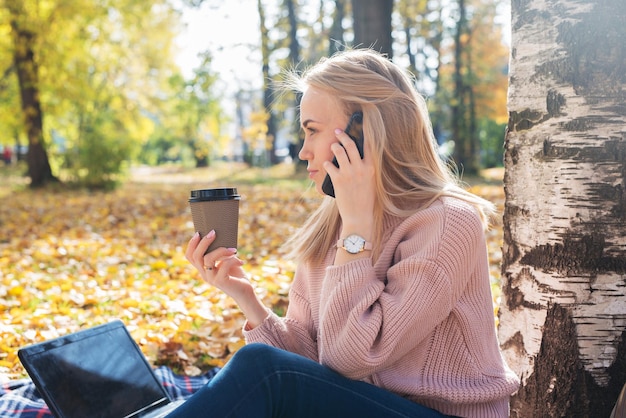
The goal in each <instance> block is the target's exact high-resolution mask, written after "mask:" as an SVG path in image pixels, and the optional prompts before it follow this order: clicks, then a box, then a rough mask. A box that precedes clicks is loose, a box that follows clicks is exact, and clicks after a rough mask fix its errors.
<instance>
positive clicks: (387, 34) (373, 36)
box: [352, 0, 393, 59]
mask: <svg viewBox="0 0 626 418" xmlns="http://www.w3.org/2000/svg"><path fill="white" fill-rule="evenodd" d="M392 12H393V0H352V17H353V19H352V20H353V25H354V41H353V45H354V46H355V47H357V48H370V47H371V48H372V49H375V50H377V51H379V52H382V53H383V54H386V55H387V57H388V58H389V59H391V58H393V48H392V43H393V42H392V41H393V40H392V37H391V13H392Z"/></svg>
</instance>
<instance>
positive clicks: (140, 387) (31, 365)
mask: <svg viewBox="0 0 626 418" xmlns="http://www.w3.org/2000/svg"><path fill="white" fill-rule="evenodd" d="M18 357H19V359H20V361H21V362H22V365H23V366H24V369H26V372H27V373H28V375H29V376H30V378H31V379H32V381H33V383H34V384H35V387H37V389H38V390H39V393H40V394H41V396H42V398H43V399H44V401H45V402H46V404H47V405H48V407H49V408H50V411H51V412H52V414H53V415H54V416H55V417H57V418H84V417H101V418H131V417H133V418H135V417H145V418H157V417H164V416H166V415H167V414H169V413H170V412H172V411H173V410H174V409H175V408H177V407H178V406H180V404H181V403H182V402H184V401H182V400H181V401H176V402H173V401H172V400H171V399H170V398H169V396H168V394H167V392H166V391H165V388H164V387H163V385H162V384H161V382H160V381H159V380H158V378H157V377H156V375H155V373H154V371H153V370H152V368H151V367H150V365H149V364H148V361H147V360H146V358H145V356H144V355H143V353H142V352H141V350H140V349H139V346H138V345H137V343H136V342H135V341H134V340H133V338H132V337H131V335H130V333H129V332H128V330H127V329H126V327H125V326H124V324H123V323H122V321H119V320H115V321H113V322H110V323H108V324H104V325H99V326H96V327H93V328H88V329H85V330H81V331H78V332H75V333H72V334H69V335H65V336H63V337H59V338H55V339H53V340H49V341H44V342H41V343H37V344H33V345H30V346H28V347H24V348H21V349H20V350H19V351H18Z"/></svg>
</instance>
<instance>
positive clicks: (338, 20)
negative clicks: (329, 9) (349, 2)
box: [328, 0, 346, 56]
mask: <svg viewBox="0 0 626 418" xmlns="http://www.w3.org/2000/svg"><path fill="white" fill-rule="evenodd" d="M345 15H346V3H345V0H335V12H334V13H333V24H332V26H331V27H330V33H329V38H330V39H329V43H328V55H329V56H331V55H333V54H335V53H336V52H338V51H343V50H344V49H345V43H344V39H343V18H344V16H345Z"/></svg>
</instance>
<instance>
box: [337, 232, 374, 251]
mask: <svg viewBox="0 0 626 418" xmlns="http://www.w3.org/2000/svg"><path fill="white" fill-rule="evenodd" d="M337 248H343V249H344V250H346V251H347V252H349V253H350V254H358V253H360V252H362V251H369V250H371V249H372V243H371V242H367V241H365V238H363V237H362V236H360V235H357V234H351V235H348V236H347V237H345V238H343V239H340V240H339V241H337Z"/></svg>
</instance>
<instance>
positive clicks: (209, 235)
mask: <svg viewBox="0 0 626 418" xmlns="http://www.w3.org/2000/svg"><path fill="white" fill-rule="evenodd" d="M214 235H215V229H211V230H210V231H209V233H208V234H206V237H205V238H213V236H214Z"/></svg>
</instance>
